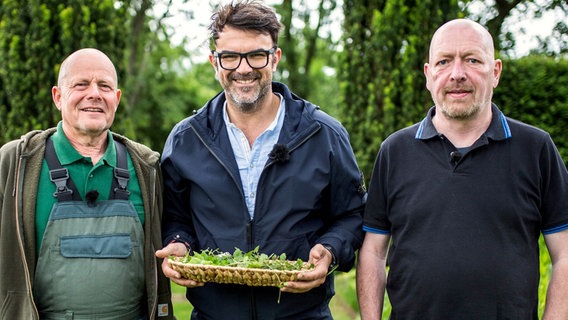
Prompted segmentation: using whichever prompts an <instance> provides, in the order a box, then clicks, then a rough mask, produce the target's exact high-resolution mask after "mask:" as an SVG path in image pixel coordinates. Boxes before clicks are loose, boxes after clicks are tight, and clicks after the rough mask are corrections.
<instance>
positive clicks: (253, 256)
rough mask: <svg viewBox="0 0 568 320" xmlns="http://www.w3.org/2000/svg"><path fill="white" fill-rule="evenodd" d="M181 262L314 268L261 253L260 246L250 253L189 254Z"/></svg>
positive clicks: (293, 269) (289, 268) (267, 267)
mask: <svg viewBox="0 0 568 320" xmlns="http://www.w3.org/2000/svg"><path fill="white" fill-rule="evenodd" d="M179 261H180V262H182V263H189V264H202V265H212V266H224V267H240V268H255V269H269V270H282V271H298V270H308V269H313V268H314V264H313V263H310V264H307V263H305V262H304V261H302V259H297V260H296V261H290V260H287V259H286V254H285V253H282V254H280V255H276V254H271V255H267V254H265V253H260V252H259V247H258V246H257V247H256V248H254V250H251V251H249V252H243V251H242V250H241V249H239V248H235V252H233V253H232V254H231V253H229V252H221V251H219V249H206V250H203V251H201V252H193V253H192V254H188V255H186V256H185V257H184V258H182V259H181V260H179Z"/></svg>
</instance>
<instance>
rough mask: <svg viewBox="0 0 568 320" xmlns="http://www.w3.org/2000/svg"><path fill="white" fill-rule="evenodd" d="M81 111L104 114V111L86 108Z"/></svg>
mask: <svg viewBox="0 0 568 320" xmlns="http://www.w3.org/2000/svg"><path fill="white" fill-rule="evenodd" d="M81 111H84V112H98V113H103V110H101V109H99V108H84V109H81Z"/></svg>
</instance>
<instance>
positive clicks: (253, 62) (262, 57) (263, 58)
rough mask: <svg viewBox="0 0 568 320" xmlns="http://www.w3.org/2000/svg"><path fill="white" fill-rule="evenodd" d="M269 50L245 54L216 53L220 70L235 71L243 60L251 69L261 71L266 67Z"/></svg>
mask: <svg viewBox="0 0 568 320" xmlns="http://www.w3.org/2000/svg"><path fill="white" fill-rule="evenodd" d="M270 51H271V50H255V51H251V52H246V53H236V52H221V53H218V57H219V62H220V64H221V68H223V69H227V70H235V69H237V68H238V67H239V66H240V65H241V63H242V60H243V58H245V60H246V61H247V63H248V65H249V66H250V67H251V68H253V69H262V68H264V67H266V66H267V65H268V56H269V54H270Z"/></svg>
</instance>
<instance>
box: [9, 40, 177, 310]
mask: <svg viewBox="0 0 568 320" xmlns="http://www.w3.org/2000/svg"><path fill="white" fill-rule="evenodd" d="M51 93H52V97H53V102H54V104H55V106H56V107H57V110H59V112H61V119H62V120H61V121H60V122H59V124H58V125H57V127H54V128H50V129H46V130H34V131H31V132H28V133H26V134H24V135H23V136H22V137H21V138H20V139H17V140H14V141H11V142H8V143H6V144H5V145H4V146H2V148H1V149H0V186H1V187H0V207H1V211H0V226H1V229H0V256H1V257H2V258H1V259H0V270H1V272H0V301H2V303H1V304H0V318H1V319H13V320H38V319H42V320H54V319H102V320H105V319H106V320H114V319H121V320H122V319H124V320H149V319H157V320H161V319H174V317H173V310H172V308H171V292H170V281H169V280H168V278H166V277H164V275H163V274H162V272H161V269H160V265H161V262H162V261H161V259H157V258H156V256H155V250H156V248H160V247H161V243H162V237H161V226H160V217H161V213H162V212H161V210H162V189H161V187H162V181H161V170H160V168H159V161H160V156H159V153H158V152H155V151H152V150H150V149H149V148H148V147H146V146H144V145H142V144H139V143H136V142H134V141H132V140H130V139H127V138H126V137H124V136H122V135H119V134H116V133H114V132H112V131H110V127H111V125H112V124H113V122H114V119H115V115H116V111H117V109H118V105H119V102H120V97H121V90H120V89H119V88H118V80H117V73H116V69H115V67H114V65H113V63H112V61H111V60H110V59H109V58H108V56H107V55H106V54H104V53H103V52H101V51H99V50H97V49H94V48H83V49H79V50H77V51H75V52H73V53H72V54H71V55H69V56H68V57H67V58H66V59H65V60H64V61H63V62H62V63H61V67H60V69H59V76H58V80H57V85H56V86H53V87H52V89H51Z"/></svg>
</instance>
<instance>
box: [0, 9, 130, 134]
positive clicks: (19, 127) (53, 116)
mask: <svg viewBox="0 0 568 320" xmlns="http://www.w3.org/2000/svg"><path fill="white" fill-rule="evenodd" d="M91 2H92V1H88V0H66V1H61V0H43V1H37V0H24V1H16V0H1V1H0V61H2V68H0V83H1V84H2V87H1V89H0V90H1V91H0V116H1V118H0V130H1V131H2V133H3V135H2V137H1V138H0V140H1V142H2V143H4V142H6V141H8V140H10V139H13V138H17V137H19V136H20V135H21V134H23V133H25V132H27V131H29V130H32V129H44V128H47V127H50V126H53V125H55V124H56V123H57V121H58V120H59V118H60V116H59V114H58V113H57V112H56V110H55V108H54V107H53V103H52V102H51V101H52V100H51V87H52V86H53V85H55V84H56V82H57V78H56V75H57V72H58V69H59V63H60V62H61V60H62V59H63V58H64V57H65V56H66V55H68V54H69V53H70V52H71V51H74V50H76V49H78V48H82V47H97V48H99V49H101V50H103V51H105V52H106V53H107V54H108V55H109V56H110V58H111V59H113V60H114V61H119V60H120V59H119V58H120V57H121V53H122V50H123V48H124V45H125V43H124V41H123V40H124V39H125V38H126V36H125V31H124V30H125V28H124V24H123V22H124V21H126V20H127V10H126V8H125V6H124V2H119V3H116V2H115V1H113V0H101V1H97V5H96V6H95V5H93V4H92V3H91ZM115 5H116V7H115Z"/></svg>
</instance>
